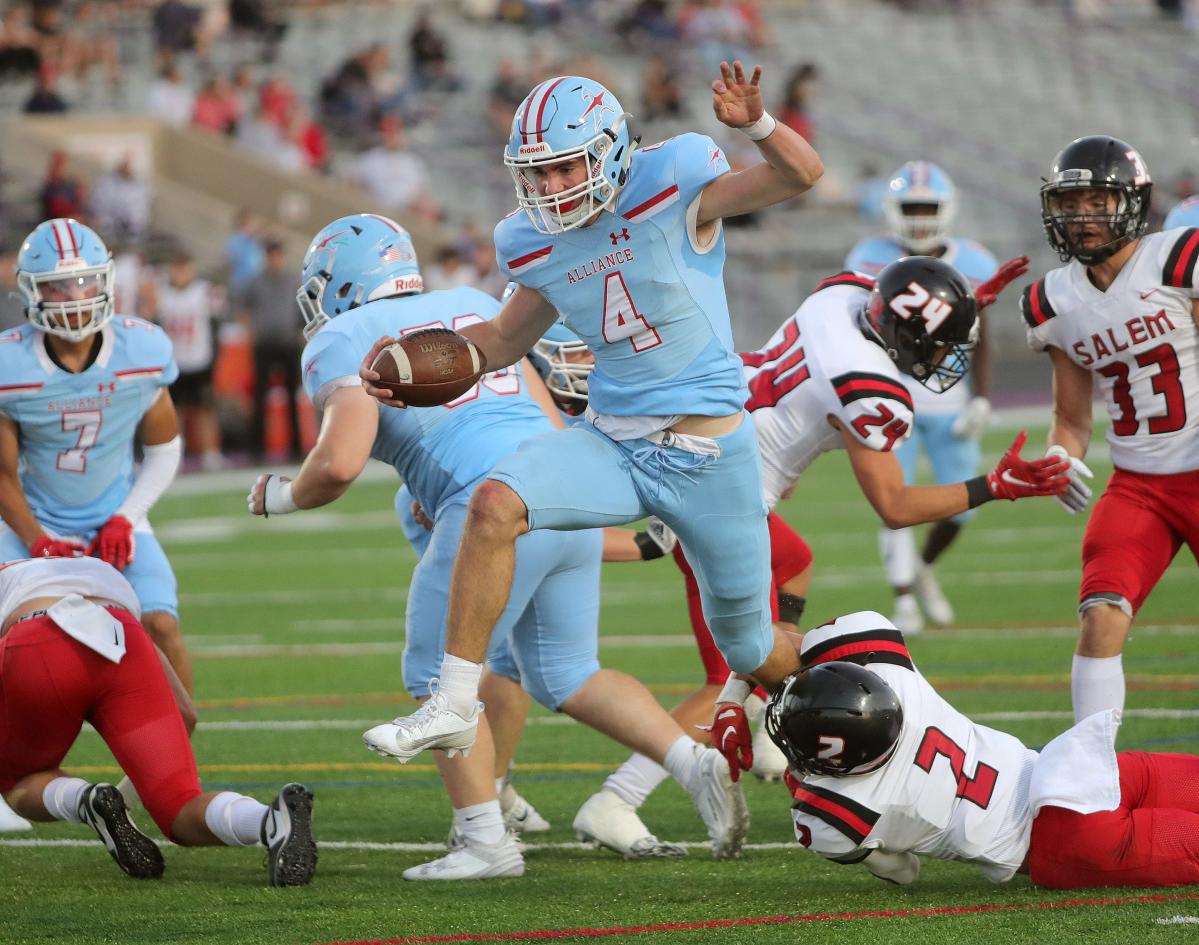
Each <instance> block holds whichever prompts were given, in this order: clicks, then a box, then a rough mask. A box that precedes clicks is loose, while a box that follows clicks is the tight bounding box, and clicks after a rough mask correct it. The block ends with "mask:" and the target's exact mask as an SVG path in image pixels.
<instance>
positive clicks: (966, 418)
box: [951, 397, 991, 440]
mask: <svg viewBox="0 0 1199 945" xmlns="http://www.w3.org/2000/svg"><path fill="white" fill-rule="evenodd" d="M990 419H991V401H989V400H987V398H986V397H973V398H971V400H970V402H969V403H967V404H966V406H965V407H963V408H962V409H961V410H960V411H959V412H958V415H957V416H956V417H955V418H954V421H953V427H952V428H951V430H952V433H953V435H954V436H956V437H957V438H958V439H959V440H977V439H978V438H979V437H980V436H982V433H983V431H984V430H985V429H986V428H987V421H989V420H990Z"/></svg>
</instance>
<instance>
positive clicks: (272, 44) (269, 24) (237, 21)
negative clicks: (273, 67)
mask: <svg viewBox="0 0 1199 945" xmlns="http://www.w3.org/2000/svg"><path fill="white" fill-rule="evenodd" d="M266 7H267V4H266V2H265V0H229V25H230V26H231V27H232V28H233V29H234V30H236V31H238V32H241V33H248V34H250V35H252V36H254V37H256V38H257V39H259V40H261V42H262V44H263V51H262V55H263V58H264V59H265V60H266V61H267V62H274V60H275V54H276V52H277V51H278V48H279V42H280V40H282V39H283V34H284V33H286V32H287V21H286V20H282V19H279V20H276V19H274V18H273V17H271V16H269V15H268V14H267V9H266Z"/></svg>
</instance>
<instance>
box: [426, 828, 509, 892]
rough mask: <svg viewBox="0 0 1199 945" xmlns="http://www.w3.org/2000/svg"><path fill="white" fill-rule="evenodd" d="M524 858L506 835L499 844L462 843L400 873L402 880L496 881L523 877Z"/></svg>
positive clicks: (507, 834)
mask: <svg viewBox="0 0 1199 945" xmlns="http://www.w3.org/2000/svg"><path fill="white" fill-rule="evenodd" d="M524 872H525V858H524V855H523V854H522V853H521V852H520V842H519V841H518V840H517V839H516V836H515V834H513V833H511V832H508V833H505V834H504V839H503V840H501V841H500V842H499V843H497V844H494V845H492V846H488V845H486V844H482V843H471V842H468V843H465V844H463V845H462V846H460V847H458V848H457V849H455V850H451V851H450V852H449V853H447V854H446V855H445V856H443V857H439V858H438V859H436V860H432V861H430V862H428V863H422V864H421V865H420V866H413V867H411V868H409V869H406V870H404V872H403V877H404V879H411V880H427V879H441V880H449V879H498V878H500V877H503V876H523V875H524Z"/></svg>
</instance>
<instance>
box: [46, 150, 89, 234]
mask: <svg viewBox="0 0 1199 945" xmlns="http://www.w3.org/2000/svg"><path fill="white" fill-rule="evenodd" d="M39 199H40V201H41V205H42V219H49V218H51V217H75V218H76V219H80V220H86V219H87V216H88V213H87V207H88V203H87V189H86V188H85V187H84V186H83V182H82V181H80V179H79V178H78V177H76V176H75V174H74V173H73V172H72V171H71V159H70V158H69V157H68V156H67V153H66V152H65V151H52V152H50V160H49V162H48V163H47V164H46V178H45V180H43V181H42V190H41V194H40V197H39Z"/></svg>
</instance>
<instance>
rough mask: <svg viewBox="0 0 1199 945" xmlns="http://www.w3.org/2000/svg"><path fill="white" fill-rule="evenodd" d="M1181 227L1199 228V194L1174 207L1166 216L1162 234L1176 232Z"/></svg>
mask: <svg viewBox="0 0 1199 945" xmlns="http://www.w3.org/2000/svg"><path fill="white" fill-rule="evenodd" d="M1180 226H1199V194H1197V195H1195V196H1193V197H1187V198H1186V199H1185V200H1182V201H1180V202H1179V203H1177V204H1175V205H1174V209H1173V210H1171V211H1170V212H1169V213H1167V214H1166V222H1165V223H1163V224H1162V232H1163V233H1165V232H1166V231H1167V230H1176V229H1178V227H1180Z"/></svg>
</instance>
